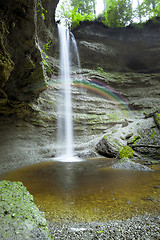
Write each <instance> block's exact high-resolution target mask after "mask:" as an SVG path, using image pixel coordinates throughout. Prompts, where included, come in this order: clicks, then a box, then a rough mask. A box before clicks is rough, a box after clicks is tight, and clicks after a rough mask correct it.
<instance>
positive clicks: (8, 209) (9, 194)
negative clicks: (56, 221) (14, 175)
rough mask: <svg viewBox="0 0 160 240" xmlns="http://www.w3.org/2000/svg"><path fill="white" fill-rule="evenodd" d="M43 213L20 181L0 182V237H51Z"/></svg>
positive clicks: (8, 238) (10, 238)
mask: <svg viewBox="0 0 160 240" xmlns="http://www.w3.org/2000/svg"><path fill="white" fill-rule="evenodd" d="M51 238H52V237H51V235H50V234H49V230H48V227H47V222H46V219H45V217H44V214H43V213H42V212H40V211H39V209H38V208H37V206H36V205H35V204H34V202H33V196H32V195H31V194H30V193H29V192H28V191H27V190H26V188H25V187H24V186H23V184H22V183H20V182H9V181H1V182H0V239H2V240H6V239H7V240H13V239H18V240H22V239H28V240H31V239H33V240H35V239H51Z"/></svg>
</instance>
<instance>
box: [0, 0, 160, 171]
mask: <svg viewBox="0 0 160 240" xmlns="http://www.w3.org/2000/svg"><path fill="white" fill-rule="evenodd" d="M57 3H58V0H54V1H51V0H45V1H42V2H41V1H39V0H35V1H33V0H28V1H27V2H26V1H23V0H19V1H18V0H14V1H8V0H7V1H3V0H2V1H1V3H0V12H1V15H0V69H1V72H0V113H1V119H0V121H1V125H0V129H1V132H2V133H3V134H2V135H3V136H2V138H1V139H0V141H1V151H0V154H1V155H0V156H1V159H3V161H1V169H2V168H3V169H4V170H6V169H8V168H9V167H10V168H14V167H15V166H17V164H18V165H19V166H22V165H27V164H30V163H32V162H36V161H43V160H44V159H45V160H48V159H50V158H51V157H53V156H54V154H55V148H56V147H55V145H54V143H55V142H56V118H57V116H56V112H57V90H58V87H57V85H56V84H55V83H56V79H57V73H58V71H59V60H58V58H59V54H58V52H59V51H58V49H59V43H58V37H57V27H56V24H55V22H54V13H55V8H56V5H57ZM74 35H75V37H76V39H77V42H78V48H79V54H80V59H81V66H82V71H81V74H79V73H78V72H76V70H75V69H74V68H73V72H72V76H73V79H74V80H75V84H73V110H74V133H75V149H76V152H77V153H78V154H80V155H82V151H84V150H87V151H88V152H91V153H95V150H96V151H97V152H101V149H98V148H97V147H96V146H97V144H98V143H101V140H103V141H102V143H104V142H105V146H107V145H109V146H111V145H113V146H112V148H113V149H112V150H114V151H113V156H115V155H117V151H118V150H119V148H120V147H122V146H125V145H128V144H131V143H135V142H136V143H139V145H147V146H148V145H160V144H159V142H160V140H159V128H158V124H159V112H160V107H159V97H160V22H159V19H158V18H157V19H156V22H152V21H149V22H148V23H147V24H146V25H144V26H141V27H135V26H129V27H126V28H121V29H109V28H107V27H105V26H104V25H102V24H101V23H98V22H91V23H83V24H81V25H80V26H79V28H77V29H75V30H74ZM79 79H83V84H82V83H80V84H79ZM10 115H11V117H9V116H10ZM4 116H5V117H4ZM156 116H158V118H157V117H156ZM4 122H5V123H4ZM82 123H83V124H84V125H83V124H82ZM139 136H140V137H139ZM134 140H135V141H134ZM106 141H107V143H106ZM138 141H139V142H138ZM26 143H27V144H26ZM108 143H109V144H108ZM110 143H111V144H110ZM98 146H100V148H101V144H99V145H98ZM135 148H136V147H135V146H134V149H135ZM137 149H138V148H137ZM137 149H136V150H137ZM142 150H143V151H142ZM11 152H12V158H11V157H10V156H11ZM139 152H144V153H145V154H146V155H147V154H148V153H149V154H150V156H151V157H155V156H156V158H159V156H160V153H159V148H152V147H151V148H147V150H146V148H145V149H144V148H140V149H139ZM155 152H156V153H155ZM101 154H102V155H104V156H108V155H107V154H108V153H107V150H106V148H105V152H103V153H102V152H101ZM31 155H32V157H30V156H31ZM84 155H85V153H84ZM91 155H92V154H91ZM136 156H138V155H136ZM111 157H112V156H111ZM22 159H23V161H22ZM4 163H5V164H4ZM14 163H15V165H14Z"/></svg>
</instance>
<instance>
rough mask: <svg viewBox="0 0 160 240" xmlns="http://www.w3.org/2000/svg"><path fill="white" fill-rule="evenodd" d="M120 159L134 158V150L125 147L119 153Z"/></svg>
mask: <svg viewBox="0 0 160 240" xmlns="http://www.w3.org/2000/svg"><path fill="white" fill-rule="evenodd" d="M119 157H120V158H132V157H133V149H132V148H131V147H129V146H125V147H123V148H121V149H120V151H119Z"/></svg>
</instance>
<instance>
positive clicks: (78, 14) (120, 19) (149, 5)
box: [56, 0, 160, 29]
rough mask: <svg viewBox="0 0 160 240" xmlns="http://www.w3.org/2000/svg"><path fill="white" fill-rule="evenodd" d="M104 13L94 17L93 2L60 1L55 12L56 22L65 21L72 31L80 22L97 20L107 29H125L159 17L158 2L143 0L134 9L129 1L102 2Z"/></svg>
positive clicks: (159, 4) (87, 0)
mask: <svg viewBox="0 0 160 240" xmlns="http://www.w3.org/2000/svg"><path fill="white" fill-rule="evenodd" d="M104 6H105V7H104V11H103V12H102V13H101V14H100V15H99V16H96V8H95V0H84V1H77V0H71V1H66V0H63V1H61V5H60V6H59V8H58V10H57V17H56V18H57V20H61V21H65V22H66V25H67V26H68V27H69V28H71V29H74V28H75V27H77V26H78V25H79V23H80V22H81V21H85V20H88V21H93V20H95V19H96V20H98V21H100V22H102V23H104V24H105V25H106V26H108V27H112V28H117V27H125V26H127V25H129V24H132V23H134V22H136V23H137V22H139V23H142V22H145V21H147V20H149V19H151V18H155V17H160V2H159V0H154V1H152V0H143V1H142V3H141V4H140V3H139V2H138V5H137V7H136V8H134V7H133V2H132V1H131V0H104Z"/></svg>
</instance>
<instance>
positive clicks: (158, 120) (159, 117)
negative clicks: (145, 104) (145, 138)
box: [156, 113, 160, 124]
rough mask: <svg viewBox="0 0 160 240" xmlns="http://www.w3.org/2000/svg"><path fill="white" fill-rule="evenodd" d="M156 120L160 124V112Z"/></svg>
mask: <svg viewBox="0 0 160 240" xmlns="http://www.w3.org/2000/svg"><path fill="white" fill-rule="evenodd" d="M156 121H157V122H158V124H160V114H159V113H158V114H157V117H156Z"/></svg>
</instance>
